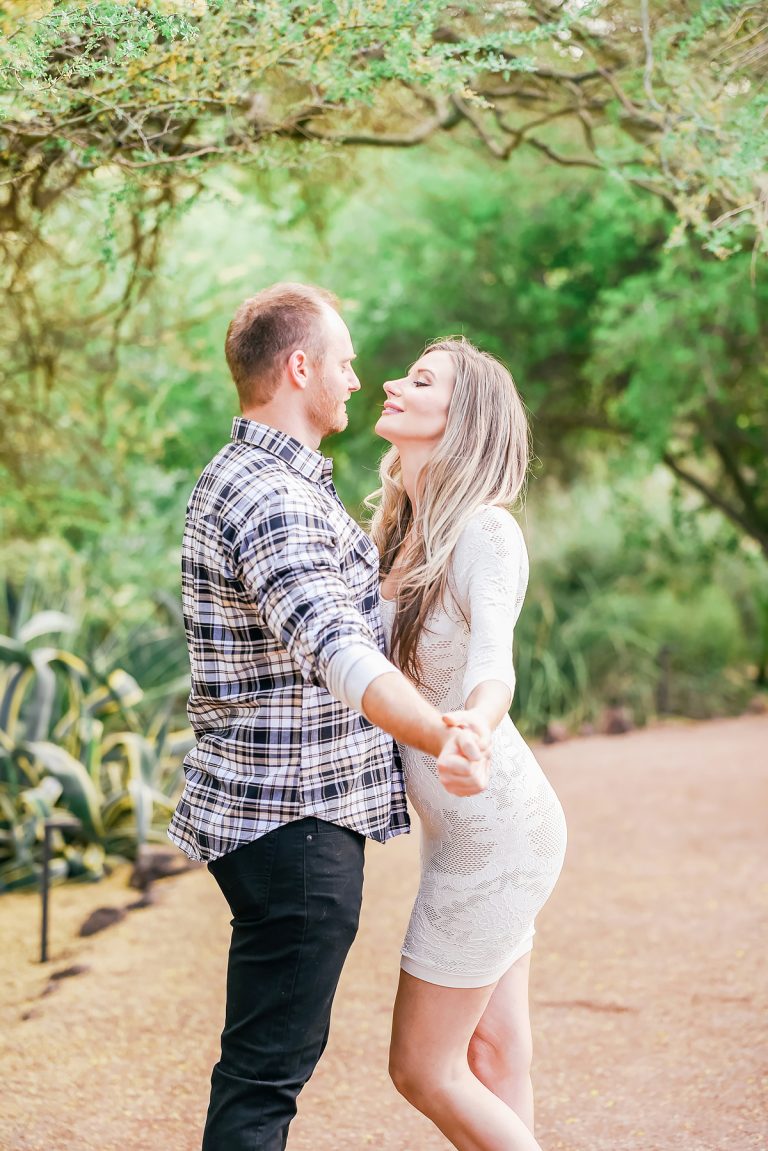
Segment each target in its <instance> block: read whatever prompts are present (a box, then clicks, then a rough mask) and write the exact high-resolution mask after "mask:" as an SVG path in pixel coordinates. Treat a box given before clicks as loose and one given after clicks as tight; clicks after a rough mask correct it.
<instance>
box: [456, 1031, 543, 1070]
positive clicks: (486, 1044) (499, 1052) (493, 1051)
mask: <svg viewBox="0 0 768 1151" xmlns="http://www.w3.org/2000/svg"><path fill="white" fill-rule="evenodd" d="M467 1056H468V1060H469V1066H470V1069H471V1070H472V1072H473V1073H474V1074H475V1075H476V1076H477V1077H478V1079H480V1080H482V1081H483V1082H485V1081H486V1080H487V1079H493V1080H501V1079H510V1078H511V1079H519V1078H524V1077H526V1076H529V1075H530V1073H531V1062H532V1060H533V1043H532V1040H531V1033H530V1029H526V1030H525V1031H524V1032H514V1033H505V1032H504V1031H487V1030H485V1029H483V1028H482V1027H478V1029H477V1030H476V1031H475V1033H474V1035H473V1036H472V1038H471V1040H470V1042H469V1051H468V1053H467Z"/></svg>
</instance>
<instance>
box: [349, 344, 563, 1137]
mask: <svg viewBox="0 0 768 1151" xmlns="http://www.w3.org/2000/svg"><path fill="white" fill-rule="evenodd" d="M384 391H385V392H386V401H385V403H384V407H383V411H382V414H381V417H380V418H379V420H378V423H377V424H376V431H377V433H378V434H379V435H380V436H382V437H383V438H384V439H386V440H389V442H390V443H391V445H392V447H391V448H390V450H389V451H388V452H387V453H386V455H385V456H384V458H383V460H382V465H381V479H382V487H381V489H380V490H379V492H378V493H376V496H375V497H374V498H373V506H374V507H375V508H376V511H375V514H374V517H373V521H372V525H371V530H372V535H373V539H374V541H375V543H376V544H377V546H378V549H379V553H380V555H381V570H382V574H383V582H382V587H381V591H382V600H383V605H382V611H383V614H384V622H385V628H386V630H387V634H388V636H389V640H390V654H391V658H392V659H393V660H394V662H395V663H397V664H398V666H399V667H401V668H402V670H403V671H405V672H406V674H408V675H409V676H410V677H411V678H412V679H413V680H414V681H415V682H416V683H417V684H418V685H419V686H420V688H421V690H422V692H423V694H424V695H425V697H426V698H427V699H429V700H430V701H431V702H432V703H434V704H435V705H436V706H437V707H438V708H439V709H440V710H441V711H442V712H444V713H451V714H449V715H447V716H446V722H447V723H449V724H454V725H458V726H464V727H468V728H470V729H474V728H476V730H477V731H478V732H480V730H481V723H480V722H479V721H480V719H481V717H484V719H485V720H486V721H487V722H488V723H489V724H490V726H491V728H492V730H493V742H492V755H491V767H490V779H489V783H488V786H487V788H486V790H485V791H483V792H482V793H481V794H479V795H476V796H473V797H471V798H459V797H457V796H455V795H451V794H449V792H448V791H447V790H446V788H445V787H444V786H442V784H441V782H440V779H439V778H438V774H437V770H436V766H435V761H434V760H433V759H430V758H429V757H428V756H426V755H424V754H423V753H421V752H417V751H413V750H411V749H410V748H407V747H402V748H401V753H402V756H403V761H404V765H405V770H406V777H407V782H408V792H409V796H410V800H411V802H412V804H413V806H414V808H415V809H416V811H417V812H418V814H419V817H420V820H421V828H422V847H421V856H422V864H421V866H422V873H421V884H420V887H419V893H418V896H417V898H416V903H415V905H414V908H413V912H412V915H411V920H410V924H409V927H408V932H407V934H406V938H405V942H404V944H403V956H402V970H401V973H400V985H399V989H398V993H397V999H396V1003H395V1009H394V1020H393V1030H392V1047H391V1058H390V1072H391V1075H392V1078H393V1080H394V1083H395V1085H396V1087H397V1088H398V1090H399V1091H400V1092H401V1093H402V1094H403V1095H404V1096H405V1097H406V1098H407V1099H408V1100H409V1101H410V1102H411V1103H412V1104H413V1105H414V1106H415V1107H417V1108H418V1109H419V1110H420V1111H422V1112H423V1113H424V1114H425V1115H427V1116H428V1117H429V1118H430V1119H431V1120H432V1121H433V1122H434V1123H435V1124H436V1125H437V1126H438V1127H439V1128H440V1130H441V1131H442V1132H443V1133H444V1135H445V1136H446V1137H447V1138H448V1139H449V1140H450V1142H451V1143H452V1144H453V1145H454V1147H457V1148H459V1149H460V1151H534V1149H535V1148H538V1146H539V1144H538V1143H537V1142H536V1140H535V1139H534V1137H533V1133H532V1131H533V1096H532V1090H531V1081H530V1060H531V1039H530V1022H529V1015H528V970H529V964H530V950H531V945H532V938H533V933H534V926H533V925H534V918H535V916H536V914H537V912H538V911H539V910H540V908H541V907H542V905H543V904H544V902H545V900H546V899H547V897H548V895H549V893H550V892H551V890H552V888H553V886H554V884H555V881H556V879H557V876H558V874H559V872H560V868H561V866H562V860H563V854H564V850H565V822H564V818H563V813H562V810H561V808H560V805H559V803H558V801H557V798H556V796H555V794H554V792H553V791H552V789H551V787H550V786H549V784H548V782H547V780H546V778H545V777H544V775H543V773H542V771H541V769H540V767H539V766H538V764H537V763H536V760H535V759H534V757H533V755H532V754H531V752H530V751H529V749H528V747H527V746H526V744H525V743H524V742H523V740H522V738H521V737H520V735H519V734H518V732H517V730H516V729H515V727H514V725H513V724H512V722H511V720H510V719H509V716H508V715H507V710H508V708H509V705H510V703H511V700H512V693H513V691H514V686H515V676H514V670H513V666H512V630H513V627H514V624H515V621H516V619H517V616H518V614H519V612H520V608H521V605H522V601H523V597H524V594H525V589H526V584H527V579H528V561H527V555H526V550H525V543H524V541H523V537H522V533H521V531H520V528H519V527H518V525H517V523H516V521H515V520H514V519H513V518H512V516H511V515H510V514H509V513H508V512H507V511H505V510H504V507H505V505H508V504H511V503H513V502H514V501H515V500H517V499H518V497H519V496H520V493H521V491H522V489H523V485H524V482H525V476H526V470H527V466H528V425H527V420H526V415H525V410H524V408H523V404H522V402H521V400H520V397H519V396H518V394H517V391H516V388H515V385H514V382H513V380H512V377H511V376H510V374H509V372H508V371H507V370H506V369H505V368H504V367H503V365H502V364H500V363H499V362H498V361H497V360H495V359H494V358H493V357H492V356H490V355H487V354H485V353H483V352H480V351H478V349H477V348H475V347H473V345H472V344H470V343H469V342H468V341H467V340H465V339H463V338H456V339H448V340H441V341H438V342H436V343H433V344H431V345H430V346H429V347H428V348H427V349H426V351H425V353H424V354H423V355H422V356H421V357H420V358H419V359H418V360H417V361H416V363H415V364H414V365H413V367H412V368H411V369H410V371H409V372H408V375H407V376H406V377H405V378H403V379H401V380H394V381H390V382H389V383H386V384H385V385H384Z"/></svg>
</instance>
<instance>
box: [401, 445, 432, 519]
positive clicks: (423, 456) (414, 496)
mask: <svg viewBox="0 0 768 1151" xmlns="http://www.w3.org/2000/svg"><path fill="white" fill-rule="evenodd" d="M398 450H399V452H400V475H401V477H402V481H403V487H404V488H405V494H406V495H407V496H408V499H409V500H410V501H411V507H412V508H413V514H414V518H415V516H416V508H417V506H418V502H419V500H418V486H419V476H420V475H421V472H422V470H423V468H424V467H425V465H426V463H427V461H428V460H429V457H430V456H431V455H432V451H433V448H432V446H429V447H426V446H424V447H422V446H421V445H414V446H413V447H410V446H409V447H408V448H406V449H405V450H403V449H402V448H399V449H398Z"/></svg>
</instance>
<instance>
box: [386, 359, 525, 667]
mask: <svg viewBox="0 0 768 1151" xmlns="http://www.w3.org/2000/svg"><path fill="white" fill-rule="evenodd" d="M425 351H426V352H448V354H449V355H450V357H451V359H452V360H453V364H454V368H455V372H456V382H455V384H454V388H453V394H452V396H451V402H450V406H449V408H448V422H447V424H446V428H445V433H444V435H443V438H442V440H441V441H440V443H439V444H438V446H437V447H436V448H435V450H434V452H433V453H432V455H431V456H430V458H429V462H428V463H427V465H426V466H425V467H424V468H423V469H422V472H421V475H420V476H419V481H418V483H419V502H418V514H417V515H415V516H414V509H413V507H412V505H411V501H410V499H409V498H408V496H407V494H406V492H405V489H404V487H403V481H402V470H401V466H400V453H399V451H398V449H397V448H396V447H391V448H390V449H389V450H388V451H387V452H386V453H385V455H384V456H383V458H382V460H381V465H380V467H379V476H380V479H381V487H380V488H379V489H378V491H375V492H374V493H373V494H372V495H371V496H369V497H368V499H367V500H366V504H367V506H368V507H369V508H371V509H372V510H373V517H372V519H371V535H372V537H373V542H374V543H375V544H376V547H377V548H378V550H379V555H380V557H381V572H382V575H386V574H387V573H388V572H389V571H390V570H391V568H392V565H393V563H394V561H395V557H396V556H397V553H398V552H399V550H400V548H401V547H402V545H403V541H404V540H405V538H406V535H408V533H409V532H410V533H411V538H410V540H409V547H408V552H407V554H406V557H405V560H404V561H403V563H402V566H401V567H400V569H399V574H400V578H399V581H398V591H397V598H396V604H395V620H394V626H393V631H392V642H391V655H392V658H393V659H394V660H395V661H396V663H397V664H398V666H399V667H400V668H401V669H402V670H403V671H404V672H405V674H406V675H408V676H409V677H410V678H411V679H412V680H413V681H414V682H415V683H417V684H418V683H420V669H419V661H418V658H417V648H418V642H419V637H420V635H421V633H422V631H423V630H424V627H425V624H426V621H427V618H428V616H429V614H430V612H431V611H433V610H434V608H435V607H436V606H437V605H438V604H439V603H441V602H444V596H445V592H446V589H447V587H448V578H449V573H450V561H451V556H452V554H453V550H454V548H455V546H456V543H457V541H458V538H459V536H460V535H461V533H462V531H463V529H464V527H465V526H466V524H467V523H468V521H469V520H470V519H471V518H472V516H473V515H474V514H475V512H476V511H477V510H478V508H480V507H481V506H482V505H484V504H501V505H505V506H507V505H510V504H513V503H514V502H515V501H516V500H517V499H518V498H519V497H520V495H521V493H522V491H523V489H524V486H525V479H526V474H527V471H528V462H529V458H530V432H529V428H528V417H527V415H526V411H525V407H524V405H523V402H522V400H521V399H520V396H519V395H518V391H517V388H516V387H515V382H514V380H513V379H512V376H511V375H510V373H509V371H508V370H507V369H506V368H505V367H504V365H503V364H502V363H501V362H500V361H499V360H497V359H496V358H495V357H494V356H492V355H489V353H488V352H481V351H480V350H479V348H476V347H475V346H474V345H473V344H471V343H470V342H469V340H466V339H465V338H464V337H463V336H453V337H450V338H448V339H443V340H435V341H434V342H433V343H431V344H428V345H427V348H426V349H425Z"/></svg>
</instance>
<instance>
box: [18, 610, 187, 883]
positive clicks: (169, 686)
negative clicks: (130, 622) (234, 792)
mask: <svg viewBox="0 0 768 1151" xmlns="http://www.w3.org/2000/svg"><path fill="white" fill-rule="evenodd" d="M7 591H8V592H10V591H11V589H10V588H8V589H7ZM6 599H7V600H8V602H9V603H10V605H11V611H10V612H9V617H10V618H9V622H10V623H11V625H12V627H11V632H12V634H10V635H5V636H1V637H0V891H3V890H10V889H12V888H15V887H23V886H28V885H31V884H35V883H37V882H38V880H39V875H40V854H41V844H42V838H43V825H44V821H45V819H46V818H48V817H50V816H53V815H57V814H59V813H61V812H67V813H69V814H70V815H72V816H74V817H75V819H77V820H78V821H79V827H78V828H77V829H76V830H67V831H57V832H56V833H55V837H54V850H55V854H56V857H57V862H56V866H55V868H54V877H55V878H67V877H70V878H87V879H97V878H99V877H100V876H101V874H102V873H103V870H104V866H105V862H106V861H107V859H108V858H109V857H110V856H115V855H121V856H132V855H134V854H135V851H136V849H137V847H138V846H139V845H140V844H142V843H146V842H147V841H148V840H151V839H163V838H164V830H165V826H166V824H167V821H168V818H169V816H170V813H171V812H172V811H173V807H174V804H175V800H176V796H177V793H178V790H179V787H180V781H181V759H182V756H183V754H184V752H185V751H186V750H188V748H189V746H191V739H190V733H189V731H188V730H186V729H183V730H174V729H173V719H174V716H175V715H176V712H177V706H178V699H179V697H180V696H181V695H182V694H183V693H185V690H186V680H183V681H175V682H171V683H165V684H162V685H159V684H158V685H156V686H155V688H154V690H153V691H152V693H151V699H148V698H147V695H146V694H145V693H144V692H142V690H141V689H140V688H139V686H138V684H137V682H136V680H135V679H134V678H133V676H132V675H130V674H129V673H128V672H127V671H125V670H124V668H121V667H119V666H115V665H114V664H113V665H112V666H108V665H107V663H106V661H105V651H104V649H103V647H102V649H101V650H100V651H98V652H97V653H96V655H95V657H94V658H92V659H84V658H82V657H81V656H79V655H76V654H74V653H73V652H72V651H70V650H67V649H66V648H64V647H62V646H60V637H61V635H62V634H67V635H71V633H73V632H74V631H75V630H76V627H75V623H74V620H72V618H71V617H68V616H67V615H65V614H64V613H61V612H54V611H47V612H37V613H35V614H33V615H32V616H31V617H28V618H25V617H24V607H23V605H24V601H25V600H27V601H28V600H29V599H30V593H29V591H27V593H26V595H25V594H22V596H21V597H15V596H13V595H7V596H6ZM148 632H149V634H148V635H146V636H145V637H144V640H145V642H144V643H142V642H141V641H142V637H141V635H139V634H138V633H137V632H134V633H133V635H132V637H131V640H132V643H135V644H136V646H137V648H138V650H139V651H140V652H141V651H142V648H143V653H142V654H143V656H144V658H145V659H146V657H148V656H149V657H152V656H153V655H156V654H157V650H158V640H159V637H158V634H157V628H154V629H148ZM43 640H45V641H47V644H48V645H50V643H51V641H53V643H54V644H55V646H48V645H46V646H43V645H42V643H41V641H43ZM164 642H165V646H166V647H168V646H170V647H171V648H172V649H173V658H174V659H176V658H177V655H176V653H177V652H178V651H179V649H180V647H181V644H182V641H181V639H180V637H179V635H178V634H176V633H169V634H167V635H166V636H165V639H164ZM136 659H138V660H139V661H141V657H140V656H138V657H136Z"/></svg>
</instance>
